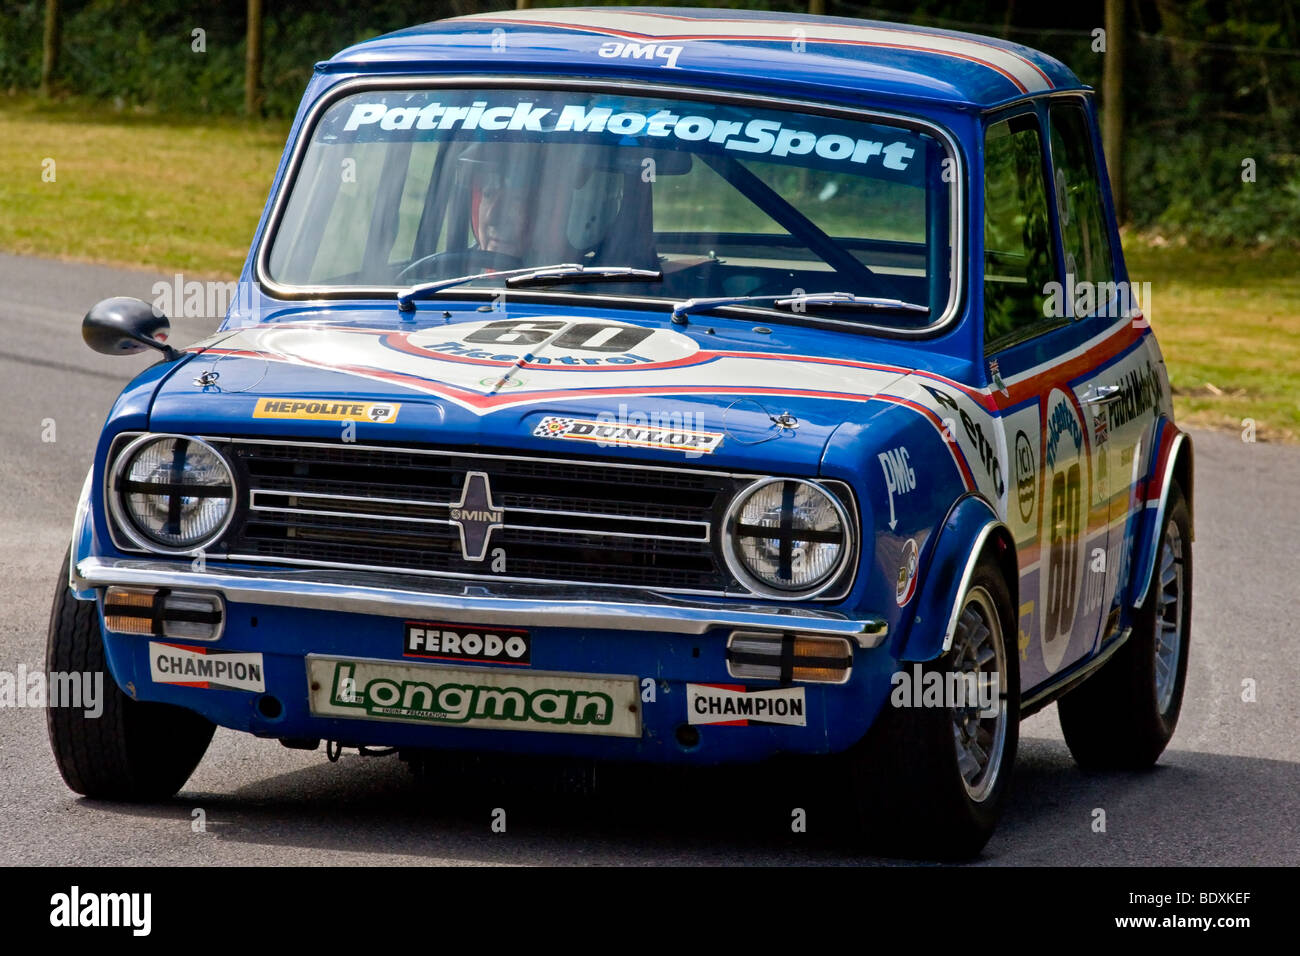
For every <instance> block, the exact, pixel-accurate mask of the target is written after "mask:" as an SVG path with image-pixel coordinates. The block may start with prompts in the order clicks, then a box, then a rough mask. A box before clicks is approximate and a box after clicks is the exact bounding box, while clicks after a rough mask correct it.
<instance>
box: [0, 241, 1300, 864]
mask: <svg viewBox="0 0 1300 956" xmlns="http://www.w3.org/2000/svg"><path fill="white" fill-rule="evenodd" d="M158 278H160V277H158V276H152V275H149V274H147V273H141V272H125V271H118V270H110V269H105V268H99V267H94V266H85V265H74V264H67V263H57V262H48V261H43V260H36V259H24V258H16V257H8V256H0V292H2V294H0V408H3V410H4V411H3V414H0V488H3V489H4V494H3V495H0V671H8V672H11V673H13V672H16V671H17V670H18V669H19V668H20V667H23V666H25V667H26V669H27V670H28V671H32V670H34V669H37V668H40V667H42V666H43V661H44V645H45V632H46V623H47V618H48V614H49V606H50V599H51V596H52V594H53V589H54V587H55V577H56V573H57V570H58V567H59V563H60V561H61V560H62V556H63V552H64V550H65V549H66V548H67V544H68V535H69V530H70V523H71V519H72V509H73V505H74V503H75V501H76V497H77V492H78V490H79V488H80V485H81V481H82V478H83V476H84V474H85V471H86V468H87V466H88V464H89V461H90V457H91V452H92V448H93V446H94V442H95V439H96V437H97V435H98V432H99V429H100V426H101V424H102V422H103V420H104V416H105V414H106V413H107V410H108V407H109V404H110V403H111V401H112V399H113V397H114V396H115V395H116V393H117V392H118V390H119V389H120V387H121V386H122V385H123V384H124V383H125V382H127V381H128V380H129V379H130V378H131V377H132V375H134V373H135V372H136V371H137V370H139V369H140V368H142V367H143V366H144V365H145V364H147V362H148V361H150V360H149V359H147V358H144V357H132V358H108V357H103V356H99V355H96V354H94V353H92V352H91V351H90V350H89V349H87V348H86V347H85V346H84V345H83V344H82V343H81V338H80V333H79V323H80V317H81V315H82V314H83V313H84V312H85V311H86V309H87V308H89V306H90V305H91V304H93V303H94V302H96V301H97V300H98V299H100V298H103V297H105V296H109V295H135V296H139V297H142V298H145V299H151V298H152V297H153V296H152V291H151V290H152V285H153V282H154V281H155V280H156V279H158ZM167 278H168V280H170V277H167ZM215 325H216V320H215V319H208V320H182V321H178V322H174V324H173V337H172V341H173V342H175V343H177V344H185V343H188V342H190V341H193V340H194V339H196V338H199V337H200V336H202V335H204V334H206V332H207V331H208V330H210V329H211V328H214V327H215ZM50 420H52V422H53V434H52V435H51V434H50V428H49V426H50ZM51 437H52V438H53V439H54V440H53V441H48V440H46V439H48V438H51ZM1194 439H1195V442H1196V466H1197V473H1196V477H1197V487H1196V505H1197V507H1196V531H1197V539H1196V564H1197V566H1196V575H1197V577H1196V582H1195V591H1194V622H1193V635H1192V645H1191V647H1192V651H1191V659H1190V665H1189V671H1188V681H1187V691H1186V697H1185V700H1184V704H1183V712H1182V719H1181V722H1180V724H1179V727H1178V732H1177V734H1176V735H1175V737H1174V739H1173V742H1172V744H1171V745H1170V748H1169V749H1168V750H1167V751H1166V753H1165V755H1164V757H1163V758H1162V760H1161V762H1160V765H1159V766H1158V767H1157V768H1156V769H1155V770H1154V771H1152V772H1149V773H1142V774H1124V773H1115V774H1100V775H1085V774H1083V773H1081V772H1080V771H1079V770H1078V769H1077V768H1076V767H1075V766H1074V764H1073V763H1072V761H1071V759H1070V755H1069V753H1068V751H1067V750H1066V747H1065V744H1064V742H1063V741H1062V738H1061V735H1060V731H1059V729H1058V726H1057V721H1056V711H1055V707H1051V708H1048V709H1047V710H1045V711H1043V712H1042V713H1040V714H1038V715H1037V716H1035V717H1032V718H1030V719H1029V720H1028V721H1027V722H1026V723H1025V724H1024V726H1023V727H1022V729H1021V734H1022V739H1021V752H1020V756H1019V760H1018V761H1017V764H1016V768H1015V779H1014V794H1013V799H1012V802H1011V806H1010V809H1009V812H1008V813H1007V814H1006V816H1005V817H1004V818H1003V821H1002V824H1001V826H1000V828H999V830H998V832H997V833H996V834H995V835H994V837H993V839H992V841H991V842H990V843H989V845H988V847H987V848H986V850H985V853H984V856H983V857H982V859H981V861H980V862H981V863H985V864H1022V865H1023V864H1067V865H1080V864H1084V865H1087V864H1094V865H1097V864H1100V865H1107V864H1128V865H1152V864H1154V865H1161V864H1173V865H1179V864H1207V865H1219V864H1272V865H1285V864H1289V865H1292V866H1294V865H1296V864H1300V822H1298V821H1300V813H1297V811H1298V810H1300V734H1298V733H1297V728H1300V703H1297V700H1298V695H1300V654H1298V653H1297V627H1296V624H1295V620H1294V617H1293V615H1294V613H1295V612H1294V603H1295V600H1296V597H1297V582H1298V581H1300V547H1297V536H1300V511H1298V509H1297V507H1296V492H1297V488H1298V487H1300V448H1295V447H1283V446H1277V445H1270V444H1263V443H1261V444H1243V443H1242V442H1241V441H1240V439H1239V438H1238V436H1236V435H1231V434H1229V435H1223V434H1216V433H1204V432H1197V433H1194ZM1246 680H1253V681H1254V682H1255V687H1256V695H1255V696H1256V700H1255V701H1254V702H1247V701H1244V700H1243V699H1242V692H1243V681H1246ZM804 770H805V768H803V767H801V766H800V767H794V768H790V767H779V768H769V769H765V770H761V771H757V772H754V771H749V772H745V773H741V774H737V775H734V776H727V775H720V774H695V775H689V774H688V775H684V776H683V775H669V774H663V773H653V774H645V775H636V774H634V775H632V776H631V777H628V778H624V779H620V780H618V781H616V785H615V786H613V787H612V789H611V791H610V792H608V793H606V792H603V791H602V790H600V789H598V790H597V793H596V795H595V796H591V795H590V794H588V793H586V792H572V790H571V788H566V786H565V783H564V779H563V778H562V776H561V775H560V774H559V773H558V772H552V771H550V770H548V771H547V772H546V773H545V774H544V775H543V777H542V779H543V780H544V781H545V782H546V783H547V784H548V787H538V786H536V785H534V784H533V783H531V782H529V780H528V779H526V777H509V776H502V775H501V774H499V773H497V772H495V771H490V770H484V769H482V768H463V767H462V768H456V769H454V770H451V771H446V772H444V773H443V774H442V775H435V776H434V777H432V778H431V779H430V780H429V781H428V782H424V781H422V780H420V779H417V778H416V777H415V775H413V774H411V773H410V772H409V770H408V768H407V767H406V766H405V765H404V764H402V763H401V762H400V761H399V760H398V759H397V758H396V757H380V758H363V757H361V756H359V755H356V754H354V753H353V754H347V755H344V757H343V758H342V760H341V761H339V762H338V763H334V764H331V763H329V762H328V761H327V760H326V757H325V754H324V752H323V750H321V751H317V752H315V753H304V752H301V751H291V750H286V749H284V748H282V747H281V746H280V745H279V744H278V743H276V742H275V741H267V740H257V739H255V738H252V737H249V736H246V735H242V734H236V733H234V732H231V731H227V730H223V729H219V730H218V731H217V735H216V737H215V738H214V740H213V743H212V746H211V748H210V749H209V751H208V754H207V756H206V757H205V758H204V760H203V762H202V764H200V766H199V769H198V770H197V771H196V773H195V774H194V776H193V777H192V778H191V779H190V781H189V783H188V784H187V785H186V787H185V789H184V790H183V791H182V792H181V794H180V795H179V796H178V797H176V798H175V799H174V800H172V801H168V802H165V803H159V804H154V805H148V806H120V805H111V804H105V803H97V802H93V801H88V800H84V799H81V798H80V797H78V796H76V795H75V794H73V793H72V792H71V791H69V790H68V789H67V788H66V787H65V786H64V784H63V781H62V779H61V778H60V777H59V774H58V771H57V770H56V769H55V766H54V760H53V758H52V756H51V754H50V750H49V744H48V742H47V739H46V731H45V717H44V713H43V711H40V710H30V709H25V708H4V709H0V864H12V863H25V864H91V865H96V864H137V865H139V864H155V865H157V864H163V865H166V864H227V863H242V864H264V863H265V864H270V863H275V864H338V863H344V864H348V863H369V864H392V863H432V864H468V865H482V864H503V863H504V864H564V863H603V864H625V865H640V864H662V863H710V864H741V863H743V864H747V865H754V864H764V863H803V862H816V863H859V862H889V861H876V860H873V859H872V858H869V857H862V856H858V855H855V853H854V851H853V849H852V848H851V847H850V845H849V844H848V843H847V841H846V839H845V833H846V831H845V829H844V827H843V825H842V819H841V817H840V815H839V812H838V810H837V808H836V806H835V804H834V801H833V800H832V801H829V802H828V801H826V799H825V797H822V796H817V795H816V794H815V793H814V792H813V790H814V789H815V788H811V787H810V786H809V785H808V784H807V783H806V781H807V780H808V777H807V775H806V774H805V772H804ZM795 807H803V808H804V809H805V810H806V811H807V831H806V832H804V833H793V832H791V819H792V816H791V813H792V809H793V808H795ZM497 808H500V809H503V810H505V811H506V815H505V820H506V828H505V832H504V833H500V832H494V831H493V828H492V822H493V811H494V810H496V809H497ZM1097 809H1101V810H1104V811H1105V823H1106V827H1105V832H1096V830H1095V829H1094V826H1093V824H1094V821H1095V820H1096V819H1097V815H1096V814H1095V812H1094V811H1095V810H1097ZM199 810H201V811H202V814H197V813H196V811H199ZM498 819H499V817H498ZM200 822H202V824H203V825H202V826H199V825H198V824H199V823H200Z"/></svg>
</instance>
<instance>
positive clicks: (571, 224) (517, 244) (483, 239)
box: [462, 143, 623, 265]
mask: <svg viewBox="0 0 1300 956" xmlns="http://www.w3.org/2000/svg"><path fill="white" fill-rule="evenodd" d="M489 147H491V148H489ZM597 158H598V157H597V156H596V155H595V154H594V152H593V151H592V150H590V149H584V148H583V147H578V146H570V145H564V144H548V145H546V146H545V147H543V145H542V144H531V143H530V144H507V143H498V144H487V143H479V144H476V146H475V147H473V148H471V150H470V151H468V152H467V153H466V155H465V156H464V157H462V159H463V160H464V161H465V162H467V163H468V164H469V166H470V176H469V188H470V227H471V230H472V232H473V234H474V239H475V242H476V244H477V246H478V248H479V249H482V250H484V251H487V252H495V253H498V254H500V255H503V256H509V257H511V258H513V259H517V260H519V261H520V262H521V263H528V264H533V263H536V264H538V265H542V264H550V263H554V262H581V261H583V259H584V258H585V257H586V256H587V255H588V254H589V253H591V252H592V251H594V250H596V249H597V248H598V247H599V246H600V245H601V244H602V242H603V241H604V240H605V238H606V236H607V234H608V233H609V232H610V228H611V226H612V225H613V224H614V221H615V219H616V217H617V215H618V211H619V208H620V206H621V204H622V192H623V175H622V174H621V173H619V172H617V171H614V170H612V169H601V168H599V166H598V165H597V163H596V159H597Z"/></svg>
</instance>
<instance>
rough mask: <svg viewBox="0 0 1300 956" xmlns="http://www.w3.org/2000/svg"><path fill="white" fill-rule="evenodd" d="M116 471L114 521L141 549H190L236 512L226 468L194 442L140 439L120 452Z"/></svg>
mask: <svg viewBox="0 0 1300 956" xmlns="http://www.w3.org/2000/svg"><path fill="white" fill-rule="evenodd" d="M114 473H115V475H116V484H115V493H114V494H113V495H112V496H111V500H112V502H113V505H114V511H115V513H116V515H117V517H118V523H119V524H120V525H121V526H122V529H123V530H124V531H125V532H126V533H127V534H128V535H129V536H130V537H131V538H132V540H134V541H135V543H136V544H139V545H140V546H142V547H146V548H150V549H152V550H155V551H177V552H184V551H193V550H195V549H197V548H199V547H201V546H202V545H205V544H209V543H211V542H212V541H214V540H216V539H217V538H218V537H219V536H220V535H221V533H222V532H223V531H225V529H226V525H227V524H228V523H229V521H230V517H231V514H232V512H233V510H234V507H233V506H234V480H233V478H232V477H231V474H230V466H229V465H227V464H226V460H225V459H224V458H223V457H222V456H221V454H220V453H219V452H217V450H216V449H214V448H213V447H212V446H211V445H209V444H207V442H203V441H200V440H199V439H197V438H185V437H183V436H179V435H167V436H163V437H156V436H151V435H145V436H142V437H140V438H138V439H136V440H135V441H134V442H132V443H131V444H130V445H128V446H127V447H126V448H125V449H123V451H122V454H121V455H120V456H119V457H118V461H117V465H116V467H115V469H114Z"/></svg>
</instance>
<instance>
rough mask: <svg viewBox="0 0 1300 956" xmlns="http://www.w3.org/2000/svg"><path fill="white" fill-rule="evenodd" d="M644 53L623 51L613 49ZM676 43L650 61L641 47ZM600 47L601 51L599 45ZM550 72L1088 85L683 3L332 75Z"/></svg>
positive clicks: (933, 45)
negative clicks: (631, 47) (673, 52)
mask: <svg viewBox="0 0 1300 956" xmlns="http://www.w3.org/2000/svg"><path fill="white" fill-rule="evenodd" d="M619 43H623V44H629V43H630V44H637V45H638V46H639V47H641V49H638V50H636V51H633V52H635V53H639V54H641V55H640V56H636V55H631V54H630V53H629V55H626V56H619V55H618V50H617V48H616V46H615V45H616V44H619ZM646 44H654V45H655V46H656V47H658V46H668V47H681V48H682V49H681V52H680V54H678V56H677V57H676V58H674V59H673V61H672V63H671V65H670V68H668V69H666V68H665V67H666V66H669V64H668V63H667V62H666V61H667V59H668V56H669V55H670V53H671V51H664V53H663V54H661V55H659V56H655V55H653V54H650V53H646V52H645V50H644V45H646ZM602 47H604V49H605V54H604V55H601V53H600V50H601V48H602ZM503 64H508V65H509V66H508V67H507V70H521V69H522V70H527V71H528V72H539V71H546V72H550V73H567V74H576V75H584V76H589V75H593V74H614V75H620V76H632V77H637V78H643V79H651V78H652V79H654V80H656V81H659V82H665V81H670V80H676V81H678V82H680V81H681V80H683V79H698V78H699V77H700V76H701V75H705V76H711V77H715V78H718V79H722V78H727V79H729V80H730V81H731V83H732V84H733V85H740V86H742V87H743V86H746V85H752V86H757V87H767V88H769V89H770V88H771V87H773V86H785V87H790V86H816V87H822V88H825V89H835V90H840V91H853V92H858V93H871V94H879V95H880V96H881V97H882V98H903V99H911V100H923V101H929V102H940V103H946V104H949V105H956V106H962V107H974V108H976V109H988V108H990V107H993V106H996V105H999V104H1001V103H1005V102H1007V101H1009V100H1014V99H1018V98H1021V97H1024V96H1026V95H1031V94H1036V93H1045V92H1051V91H1054V90H1063V89H1064V90H1077V89H1084V88H1085V87H1083V85H1082V84H1081V83H1080V82H1079V79H1078V77H1076V76H1075V75H1074V73H1073V72H1071V71H1070V69H1069V68H1068V67H1066V66H1065V65H1064V64H1062V63H1061V62H1059V61H1058V60H1055V59H1053V58H1052V57H1050V56H1048V55H1046V54H1045V53H1041V52H1039V51H1037V50H1033V49H1030V48H1029V47H1026V46H1021V45H1020V44H1017V43H1010V42H1008V41H1006V40H998V39H994V38H991V37H984V36H978V35H976V34H973V33H959V32H956V31H953V30H940V29H936V28H931V27H913V26H907V25H904V24H899V23H886V22H883V21H877V20H856V19H850V18H847V17H823V16H811V15H803V14H788V13H773V12H770V11H759V10H708V9H694V8H681V7H556V8H547V9H525V10H503V11H501V12H499V13H481V14H474V15H472V16H464V17H454V18H451V19H447V20H438V21H435V22H433V23H426V24H423V25H421V26H416V27H410V28H409V29H406V30H400V31H398V32H396V33H389V34H386V35H384V36H381V37H376V38H375V39H373V40H367V41H365V42H364V43H359V44H357V45H355V46H352V47H349V48H347V49H346V50H343V51H342V52H340V53H339V54H337V55H336V56H335V57H333V58H332V59H331V60H329V61H328V62H327V63H325V64H322V65H321V69H323V70H325V71H327V72H354V71H355V72H382V73H389V72H417V73H418V72H430V71H446V70H449V69H460V70H469V71H471V72H484V71H487V72H502V71H503V70H502V67H503Z"/></svg>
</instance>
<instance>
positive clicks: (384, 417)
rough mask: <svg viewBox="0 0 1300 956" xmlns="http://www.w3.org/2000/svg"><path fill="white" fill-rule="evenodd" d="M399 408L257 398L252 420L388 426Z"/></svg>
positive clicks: (324, 400)
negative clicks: (275, 419)
mask: <svg viewBox="0 0 1300 956" xmlns="http://www.w3.org/2000/svg"><path fill="white" fill-rule="evenodd" d="M401 408H402V406H401V404H400V403H397V402H349V401H344V400H342V399H331V398H321V399H311V400H308V399H300V398H259V399H258V400H257V405H256V407H254V409H253V417H254V418H301V419H308V420H310V421H318V422H370V423H372V424H375V425H390V424H392V423H393V422H395V421H397V413H398V412H399V411H400V410H401Z"/></svg>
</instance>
